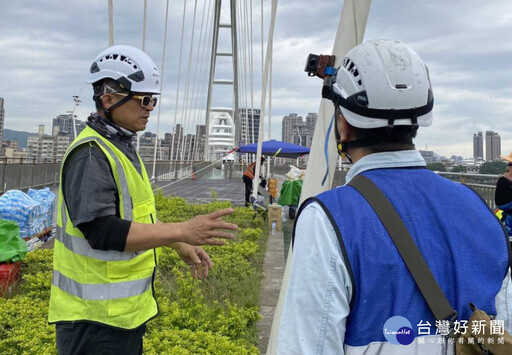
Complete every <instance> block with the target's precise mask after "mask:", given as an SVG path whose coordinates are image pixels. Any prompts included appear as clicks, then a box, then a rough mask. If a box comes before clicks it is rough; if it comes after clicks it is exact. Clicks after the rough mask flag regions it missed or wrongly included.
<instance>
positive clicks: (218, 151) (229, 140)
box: [205, 0, 241, 160]
mask: <svg viewBox="0 0 512 355" xmlns="http://www.w3.org/2000/svg"><path fill="white" fill-rule="evenodd" d="M221 10H222V0H215V10H214V20H213V26H214V27H213V45H212V56H211V63H210V79H209V83H208V84H209V85H208V97H207V101H206V137H205V160H212V159H213V160H217V159H220V158H222V157H223V156H224V155H226V154H227V152H228V151H230V150H232V149H233V148H234V147H235V143H236V142H238V141H239V137H240V126H241V125H240V119H239V117H238V69H237V52H238V51H237V31H236V0H229V11H230V23H220V17H221V16H220V15H221ZM221 29H223V30H224V29H228V30H230V32H231V41H230V42H231V46H230V47H231V51H227V52H226V51H224V52H219V51H218V44H219V33H220V30H221ZM217 57H231V58H232V63H233V77H232V78H230V79H221V78H216V76H215V69H216V64H217ZM219 85H221V86H232V87H233V90H232V92H233V100H232V101H231V102H232V105H233V107H212V101H213V91H214V90H215V88H216V87H218V86H219ZM224 99H225V98H224Z"/></svg>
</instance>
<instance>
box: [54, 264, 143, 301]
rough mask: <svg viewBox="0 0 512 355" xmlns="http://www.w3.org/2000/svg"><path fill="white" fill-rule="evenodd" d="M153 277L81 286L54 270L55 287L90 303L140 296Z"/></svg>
mask: <svg viewBox="0 0 512 355" xmlns="http://www.w3.org/2000/svg"><path fill="white" fill-rule="evenodd" d="M151 280H152V277H147V278H145V279H140V280H133V281H126V282H117V283H109V284H81V283H78V282H76V281H75V280H72V279H70V278H67V277H66V276H64V275H62V274H61V273H60V272H58V271H57V270H53V281H52V284H53V286H57V287H58V288H60V289H62V290H64V291H66V292H67V293H69V294H71V295H73V296H76V297H79V298H81V299H83V300H88V301H102V300H115V299H119V298H126V297H132V296H138V295H140V294H141V293H143V292H144V291H146V290H147V289H148V288H149V286H150V285H151Z"/></svg>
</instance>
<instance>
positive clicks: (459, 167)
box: [452, 165, 468, 173]
mask: <svg viewBox="0 0 512 355" xmlns="http://www.w3.org/2000/svg"><path fill="white" fill-rule="evenodd" d="M467 171H468V169H467V167H465V166H464V165H456V166H454V167H453V168H452V172H454V173H465V172H467Z"/></svg>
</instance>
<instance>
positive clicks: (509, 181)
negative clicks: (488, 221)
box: [494, 153, 512, 240]
mask: <svg viewBox="0 0 512 355" xmlns="http://www.w3.org/2000/svg"><path fill="white" fill-rule="evenodd" d="M501 158H503V159H505V160H506V161H508V164H507V168H506V170H505V174H504V175H503V176H502V177H500V178H499V179H498V182H497V184H496V192H495V195H494V202H495V203H496V206H497V207H498V208H499V209H500V210H502V211H503V212H502V216H501V220H502V222H503V223H504V224H505V229H506V230H507V232H508V235H509V240H510V238H512V153H510V155H507V156H502V157H501Z"/></svg>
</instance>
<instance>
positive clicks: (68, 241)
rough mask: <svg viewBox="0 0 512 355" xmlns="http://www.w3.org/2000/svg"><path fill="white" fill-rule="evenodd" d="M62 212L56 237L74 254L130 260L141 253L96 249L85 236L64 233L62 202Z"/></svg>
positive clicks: (65, 222)
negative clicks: (60, 223)
mask: <svg viewBox="0 0 512 355" xmlns="http://www.w3.org/2000/svg"><path fill="white" fill-rule="evenodd" d="M61 213H62V227H59V226H57V235H56V238H57V240H58V241H59V242H61V243H62V244H64V246H65V247H66V248H67V249H68V250H70V251H72V252H73V253H75V254H78V255H82V256H88V257H90V258H94V259H98V260H102V261H119V260H131V259H133V258H135V257H136V256H138V255H140V254H142V253H143V251H141V252H120V251H116V250H98V249H93V248H91V245H90V244H89V242H88V241H87V239H85V238H81V237H75V236H73V235H71V234H68V233H66V227H65V226H66V224H67V215H66V209H65V206H64V203H63V204H62V208H61Z"/></svg>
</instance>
